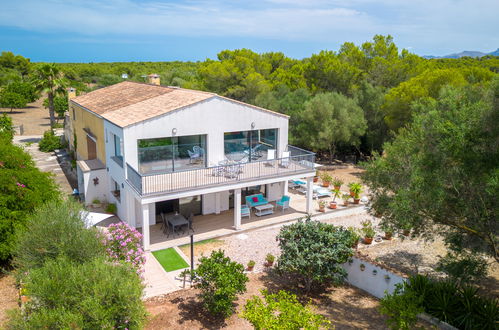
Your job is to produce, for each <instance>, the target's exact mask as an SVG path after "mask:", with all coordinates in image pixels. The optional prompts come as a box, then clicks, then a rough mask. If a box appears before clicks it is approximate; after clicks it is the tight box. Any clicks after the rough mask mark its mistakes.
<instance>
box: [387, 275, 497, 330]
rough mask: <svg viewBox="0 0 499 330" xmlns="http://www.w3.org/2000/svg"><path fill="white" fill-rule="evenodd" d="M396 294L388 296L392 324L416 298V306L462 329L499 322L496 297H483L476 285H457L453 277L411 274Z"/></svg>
mask: <svg viewBox="0 0 499 330" xmlns="http://www.w3.org/2000/svg"><path fill="white" fill-rule="evenodd" d="M393 296H397V297H389V298H388V304H389V309H387V312H389V313H385V314H387V315H389V317H390V320H389V322H392V324H397V322H398V320H400V319H401V315H406V314H407V313H408V311H409V310H410V308H409V305H408V304H409V301H410V300H414V301H417V302H418V306H417V307H418V308H421V309H422V310H424V311H425V312H426V313H428V314H430V315H432V316H434V317H436V318H438V319H440V320H442V321H445V322H447V323H449V324H450V325H453V326H455V327H457V328H459V329H472V328H473V329H496V325H497V323H498V322H499V302H498V300H497V299H490V298H484V297H480V296H479V295H478V292H477V289H476V288H473V287H469V286H458V285H457V284H456V283H455V282H453V281H452V280H445V281H436V280H432V279H430V278H428V277H425V276H422V275H416V276H412V277H410V278H409V280H408V281H407V282H405V283H404V287H403V290H398V291H397V292H395V293H394V294H393ZM382 305H383V303H382ZM413 307H414V306H413Z"/></svg>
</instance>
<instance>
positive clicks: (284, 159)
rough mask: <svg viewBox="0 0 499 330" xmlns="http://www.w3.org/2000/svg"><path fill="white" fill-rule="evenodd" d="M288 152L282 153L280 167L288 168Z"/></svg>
mask: <svg viewBox="0 0 499 330" xmlns="http://www.w3.org/2000/svg"><path fill="white" fill-rule="evenodd" d="M289 154H290V152H289V151H284V152H283V153H282V159H281V167H284V168H288V167H289Z"/></svg>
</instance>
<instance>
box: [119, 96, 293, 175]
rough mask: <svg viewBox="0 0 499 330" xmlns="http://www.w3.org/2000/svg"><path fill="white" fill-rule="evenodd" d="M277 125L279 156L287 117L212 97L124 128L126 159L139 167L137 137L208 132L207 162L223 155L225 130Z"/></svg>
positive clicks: (135, 166)
mask: <svg viewBox="0 0 499 330" xmlns="http://www.w3.org/2000/svg"><path fill="white" fill-rule="evenodd" d="M253 122H254V123H255V128H254V129H255V130H257V129H258V130H259V129H269V128H278V140H279V141H278V152H279V155H278V157H280V156H281V154H282V152H283V151H284V150H285V148H286V146H287V143H288V117H286V116H282V115H279V114H273V113H270V112H267V111H263V110H259V109H256V108H253V107H250V106H245V105H242V104H240V103H236V102H231V101H229V100H225V99H223V98H219V97H215V98H212V99H209V100H206V101H204V102H201V103H197V104H195V105H193V106H190V107H186V108H184V109H180V110H176V111H172V112H170V113H167V114H165V115H162V116H160V117H156V118H153V119H150V120H147V121H145V122H141V123H138V124H135V125H132V126H129V127H126V128H124V136H125V139H126V140H125V143H124V154H125V155H126V161H127V162H128V163H129V164H130V165H131V166H132V167H134V168H138V159H137V140H138V139H152V138H159V137H171V136H172V129H173V128H176V129H177V134H176V136H185V135H200V134H206V135H207V142H206V143H207V149H208V150H207V152H208V155H207V156H208V164H212V165H216V164H218V162H219V161H221V160H223V159H224V133H225V132H234V131H249V130H251V123H253Z"/></svg>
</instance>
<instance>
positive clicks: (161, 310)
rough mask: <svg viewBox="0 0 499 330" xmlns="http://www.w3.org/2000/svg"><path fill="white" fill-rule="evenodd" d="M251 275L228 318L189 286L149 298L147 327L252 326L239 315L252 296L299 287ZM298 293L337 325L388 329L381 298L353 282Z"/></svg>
mask: <svg viewBox="0 0 499 330" xmlns="http://www.w3.org/2000/svg"><path fill="white" fill-rule="evenodd" d="M249 278H250V281H249V282H248V283H247V292H246V293H245V294H244V295H242V296H241V297H240V298H239V299H238V301H237V303H236V305H237V306H236V309H237V312H236V313H235V314H234V315H232V316H231V317H230V318H228V319H227V320H220V319H216V318H212V317H210V316H209V314H207V312H206V311H205V310H204V309H203V306H202V304H201V303H200V301H199V300H198V298H197V297H196V294H197V293H198V290H197V289H186V290H181V291H177V292H173V293H171V294H168V295H164V296H161V297H155V298H152V299H150V300H148V301H146V308H147V310H148V312H149V313H150V316H149V319H148V322H147V324H146V327H145V328H146V329H218V328H225V329H252V326H251V324H250V323H249V322H248V321H246V320H244V319H242V318H240V317H239V316H238V314H239V313H240V312H241V310H242V306H243V305H244V303H245V301H246V300H247V299H248V298H250V297H252V296H253V295H259V294H260V290H261V289H264V288H267V289H269V291H271V292H276V291H278V290H279V289H286V290H290V291H293V290H296V287H291V286H287V285H286V284H285V283H286V281H285V280H284V279H281V278H279V277H277V276H276V275H274V274H272V273H262V274H249ZM295 293H296V294H298V296H299V297H300V300H302V302H303V303H306V302H308V300H309V299H311V302H312V305H313V306H314V309H315V311H316V312H318V313H320V314H322V315H324V316H325V317H327V318H328V319H329V320H331V321H332V322H333V324H334V325H335V326H336V329H359V328H369V327H370V328H372V329H386V325H385V317H384V316H382V315H381V314H380V313H379V312H378V306H379V302H378V300H377V299H376V298H374V297H372V296H370V295H368V294H366V293H364V292H362V291H360V290H358V289H356V288H353V287H351V286H340V287H334V288H330V289H327V290H326V291H325V292H324V291H322V293H312V294H311V295H310V296H309V297H304V296H303V295H302V294H301V292H295Z"/></svg>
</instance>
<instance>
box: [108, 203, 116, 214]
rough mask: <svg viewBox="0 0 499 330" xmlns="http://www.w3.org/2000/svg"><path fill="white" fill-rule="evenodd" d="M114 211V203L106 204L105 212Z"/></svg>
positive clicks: (112, 212)
mask: <svg viewBox="0 0 499 330" xmlns="http://www.w3.org/2000/svg"><path fill="white" fill-rule="evenodd" d="M116 212H117V208H116V204H114V203H109V204H107V206H106V213H111V214H116Z"/></svg>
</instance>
